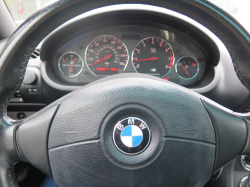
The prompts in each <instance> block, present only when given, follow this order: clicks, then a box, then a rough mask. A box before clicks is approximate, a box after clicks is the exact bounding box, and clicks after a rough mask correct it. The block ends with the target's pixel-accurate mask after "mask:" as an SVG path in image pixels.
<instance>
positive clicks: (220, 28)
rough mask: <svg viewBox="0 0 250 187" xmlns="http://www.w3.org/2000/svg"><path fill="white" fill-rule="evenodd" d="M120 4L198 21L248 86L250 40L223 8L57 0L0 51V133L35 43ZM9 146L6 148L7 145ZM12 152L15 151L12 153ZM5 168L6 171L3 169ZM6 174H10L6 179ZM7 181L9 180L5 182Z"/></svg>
mask: <svg viewBox="0 0 250 187" xmlns="http://www.w3.org/2000/svg"><path fill="white" fill-rule="evenodd" d="M120 3H143V4H152V5H156V6H161V7H166V8H169V9H171V10H175V11H177V12H180V13H182V14H184V15H187V16H189V17H191V18H193V19H194V20H196V21H198V22H200V23H201V24H203V25H204V26H206V27H207V28H209V29H210V30H211V31H212V32H214V33H215V34H216V35H217V36H218V37H219V38H220V39H221V40H222V41H223V42H224V44H225V45H226V47H227V48H228V50H229V52H230V55H231V57H232V59H233V62H234V67H235V70H236V72H237V75H238V77H239V79H240V80H241V82H242V83H243V84H244V85H245V86H246V87H247V88H248V89H250V86H249V85H250V74H249V70H250V63H248V61H249V59H250V47H249V43H250V41H249V40H250V39H249V34H248V33H247V32H246V31H245V30H244V29H243V28H242V27H241V26H240V25H239V23H238V22H237V21H235V20H234V19H233V18H232V17H231V16H229V15H228V14H227V13H225V12H224V11H222V10H220V9H219V8H217V7H215V6H213V5H212V4H210V3H209V2H208V1H189V0H157V1H155V0H105V1H103V0H95V1H93V0H60V1H57V2H56V3H54V4H52V5H51V6H49V7H46V8H44V9H42V10H40V11H39V12H37V13H35V14H34V15H32V17H30V18H29V19H27V21H26V22H24V23H23V24H22V25H21V26H20V27H19V28H18V29H17V30H16V32H15V33H14V34H13V35H12V36H11V37H10V38H9V40H8V41H7V43H6V44H5V47H4V48H3V50H2V51H1V54H0V108H1V110H0V118H1V128H0V131H1V134H5V132H6V130H7V129H9V127H8V126H5V125H4V124H3V123H4V121H3V119H2V117H4V116H5V115H6V114H5V113H6V107H7V104H8V100H9V98H10V97H11V96H12V95H13V94H14V93H15V90H16V89H18V87H19V86H20V84H21V82H22V80H23V77H24V73H25V69H26V65H27V62H28V60H29V57H30V54H31V52H32V51H33V50H34V49H35V47H36V46H37V44H38V43H39V42H40V41H41V40H42V39H43V38H44V37H45V36H46V35H47V34H49V33H50V32H51V31H52V30H53V29H55V28H56V27H58V26H59V25H60V24H62V23H64V22H65V21H67V20H69V19H70V18H72V17H74V16H76V15H79V14H80V13H84V12H86V11H88V10H91V9H94V8H98V7H102V6H106V5H112V4H120ZM2 140H3V141H1V144H2V145H3V144H4V143H2V142H5V143H6V144H5V145H6V146H2V147H1V149H2V152H3V153H4V154H5V153H6V152H7V151H8V150H12V148H13V147H11V146H10V145H9V144H8V143H11V144H13V143H12V141H13V139H12V140H8V139H6V138H5V136H4V135H3V136H2ZM9 146H10V147H9ZM3 153H1V154H3ZM13 154H14V155H15V153H13ZM6 155H7V157H6V156H2V157H1V159H2V160H3V161H2V162H3V166H4V167H2V168H1V170H0V172H1V174H2V175H1V182H0V184H1V183H2V184H3V185H4V186H10V185H12V183H11V182H10V181H13V179H12V178H11V177H10V176H11V175H8V173H7V172H6V170H5V169H6V168H7V167H8V164H5V161H6V160H9V157H10V156H11V155H12V154H6ZM7 163H9V162H7ZM7 171H8V170H7ZM7 177H10V179H8V178H7ZM7 181H9V182H7Z"/></svg>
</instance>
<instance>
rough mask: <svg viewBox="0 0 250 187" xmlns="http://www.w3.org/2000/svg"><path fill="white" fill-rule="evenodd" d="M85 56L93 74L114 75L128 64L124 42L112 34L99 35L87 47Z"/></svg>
mask: <svg viewBox="0 0 250 187" xmlns="http://www.w3.org/2000/svg"><path fill="white" fill-rule="evenodd" d="M85 58H86V62H87V65H88V67H89V69H90V71H91V72H92V73H93V74H94V75H114V74H118V73H121V72H123V71H124V69H125V68H126V67H127V64H128V58H129V57H128V50H127V47H126V46H125V44H124V43H123V42H122V41H121V40H119V39H118V38H116V37H114V36H108V35H105V36H100V37H97V38H96V39H94V40H93V41H92V42H91V43H90V44H89V45H88V47H87V49H86V52H85Z"/></svg>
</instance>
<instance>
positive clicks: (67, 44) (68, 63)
mask: <svg viewBox="0 0 250 187" xmlns="http://www.w3.org/2000/svg"><path fill="white" fill-rule="evenodd" d="M208 61H209V58H208V53H207V52H206V50H205V49H204V47H202V46H201V45H200V44H199V43H198V42H197V41H195V40H194V39H192V38H191V37H189V36H188V35H186V34H185V33H182V32H179V31H177V30H174V29H171V28H165V29H161V28H157V27H152V26H145V25H134V24H133V25H132V24H124V25H123V24H122V25H118V26H110V27H104V28H101V29H100V28H98V29H94V30H91V31H90V32H86V33H83V34H79V35H78V36H74V37H73V38H70V39H68V40H66V41H64V42H62V43H61V45H60V46H59V47H57V49H56V50H55V52H54V53H53V57H52V58H51V60H50V61H49V63H50V67H51V69H52V71H53V72H54V74H55V75H56V76H57V78H58V79H59V80H61V81H63V82H65V83H68V84H86V83H89V82H92V81H95V80H98V79H100V78H102V77H105V76H110V75H114V74H118V73H143V74H150V75H153V76H156V77H160V78H162V79H165V80H167V81H171V82H174V83H177V84H180V85H183V86H191V85H194V84H195V83H197V82H198V81H199V80H201V79H202V78H203V77H204V75H205V73H206V69H207V67H208V66H209V62H208Z"/></svg>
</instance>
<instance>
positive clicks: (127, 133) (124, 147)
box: [113, 117, 151, 155]
mask: <svg viewBox="0 0 250 187" xmlns="http://www.w3.org/2000/svg"><path fill="white" fill-rule="evenodd" d="M150 138H151V134H150V129H149V127H148V125H147V123H146V122H145V121H143V120H142V119H140V118H137V117H128V118H125V119H122V120H121V121H119V122H118V123H117V124H116V126H115V128H114V132H113V141H114V144H115V146H116V147H117V149H118V150H120V151H121V152H122V153H125V154H129V155H133V154H139V153H141V152H142V151H144V150H145V149H146V148H147V146H148V144H149V143H150Z"/></svg>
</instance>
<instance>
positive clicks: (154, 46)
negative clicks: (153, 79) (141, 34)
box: [132, 37, 174, 77]
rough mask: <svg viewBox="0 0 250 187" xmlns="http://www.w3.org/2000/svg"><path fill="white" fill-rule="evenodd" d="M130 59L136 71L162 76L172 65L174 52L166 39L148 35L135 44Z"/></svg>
mask: <svg viewBox="0 0 250 187" xmlns="http://www.w3.org/2000/svg"><path fill="white" fill-rule="evenodd" d="M132 61H133V65H134V68H135V70H136V71H137V72H138V73H145V74H150V75H154V76H158V77H163V76H164V75H166V74H167V73H168V72H169V71H170V70H171V68H172V66H173V63H174V52H173V49H172V47H171V46H170V44H169V43H168V42H167V41H166V40H164V39H162V38H158V37H149V38H145V39H143V40H142V41H141V42H139V43H138V44H137V46H136V47H135V49H134V52H133V53H132Z"/></svg>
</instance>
